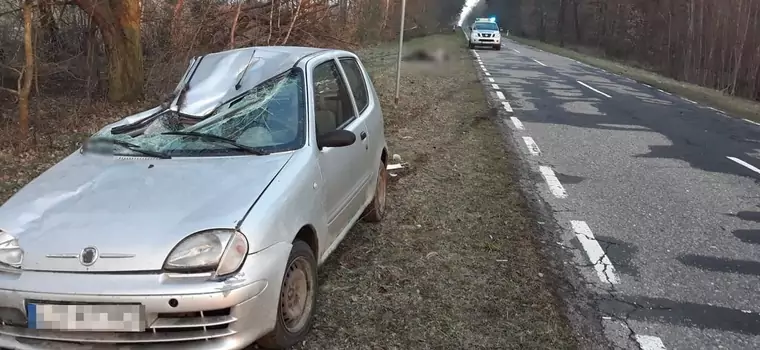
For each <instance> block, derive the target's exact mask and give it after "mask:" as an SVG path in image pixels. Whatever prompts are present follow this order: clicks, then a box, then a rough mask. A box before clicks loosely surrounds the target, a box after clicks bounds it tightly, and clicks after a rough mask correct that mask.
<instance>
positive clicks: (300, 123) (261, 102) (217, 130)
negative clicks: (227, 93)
mask: <svg viewBox="0 0 760 350" xmlns="http://www.w3.org/2000/svg"><path fill="white" fill-rule="evenodd" d="M303 85H304V84H303V74H302V72H301V70H300V69H293V70H290V71H288V72H285V73H283V74H281V75H279V76H277V77H274V78H272V79H269V80H268V81H265V82H264V83H262V84H259V85H258V86H256V87H255V88H253V89H251V90H249V91H248V92H245V93H243V95H241V96H239V97H237V98H234V99H233V100H231V101H228V102H226V103H225V104H223V105H222V106H220V107H219V108H217V110H216V111H215V112H213V113H212V114H211V115H209V116H208V117H206V118H205V119H196V118H192V117H187V116H183V115H181V114H180V113H177V112H175V111H165V112H161V114H159V115H158V116H157V117H155V118H154V120H153V121H151V122H150V123H148V124H146V125H145V126H141V127H140V128H139V129H136V130H129V131H127V132H124V133H120V132H118V131H114V129H113V128H105V129H103V130H101V131H100V132H98V133H96V134H95V135H93V136H92V137H91V138H90V142H89V144H95V142H92V141H93V140H96V141H102V140H103V139H106V140H111V141H112V142H110V143H108V142H97V144H98V145H99V146H100V149H101V150H103V152H106V153H113V154H115V155H146V154H149V153H148V152H153V153H154V154H156V153H158V154H161V155H166V156H216V155H228V154H241V153H243V154H251V153H252V150H255V151H256V152H254V154H266V153H271V152H281V151H289V150H293V149H297V148H300V147H301V146H303V143H304V134H305V128H304V125H305V103H304V87H303ZM199 134H203V135H199ZM198 136H203V137H198ZM219 141H224V142H219ZM127 143H128V144H127ZM96 149H97V148H96V147H88V148H87V150H88V151H89V150H96ZM145 151H147V152H145Z"/></svg>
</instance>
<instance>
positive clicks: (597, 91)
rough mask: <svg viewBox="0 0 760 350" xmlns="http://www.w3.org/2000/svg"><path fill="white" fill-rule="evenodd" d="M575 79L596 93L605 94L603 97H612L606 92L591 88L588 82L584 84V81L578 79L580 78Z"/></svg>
mask: <svg viewBox="0 0 760 350" xmlns="http://www.w3.org/2000/svg"><path fill="white" fill-rule="evenodd" d="M576 81H577V82H578V84H581V85H583V86H585V87H587V88H589V89H590V90H591V91H593V92H596V93H597V94H600V95H602V96H605V97H607V98H612V96H610V95H607V94H605V93H603V92H601V91H599V90H597V89H594V88H592V87H591V86H589V85H588V84H586V83H584V82H582V81H580V80H576Z"/></svg>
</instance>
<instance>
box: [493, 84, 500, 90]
mask: <svg viewBox="0 0 760 350" xmlns="http://www.w3.org/2000/svg"><path fill="white" fill-rule="evenodd" d="M491 87H492V88H493V89H494V90H499V85H496V84H491Z"/></svg>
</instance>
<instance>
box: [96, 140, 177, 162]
mask: <svg viewBox="0 0 760 350" xmlns="http://www.w3.org/2000/svg"><path fill="white" fill-rule="evenodd" d="M88 141H89V142H96V143H110V144H113V145H117V146H121V147H124V148H126V149H128V150H130V151H134V152H137V153H142V154H144V155H146V156H151V157H156V158H161V159H171V156H170V155H168V154H166V153H163V152H158V151H151V150H147V149H143V148H140V145H137V144H134V143H131V142H127V141H122V140H117V139H114V138H110V137H95V138H91V139H89V140H88ZM85 150H86V147H85Z"/></svg>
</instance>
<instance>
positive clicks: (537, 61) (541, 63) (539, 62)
mask: <svg viewBox="0 0 760 350" xmlns="http://www.w3.org/2000/svg"><path fill="white" fill-rule="evenodd" d="M531 59H532V60H533V61H535V62H536V63H538V64H540V65H542V66H544V67H546V65H545V64H543V62H541V61H539V60H537V59H535V58H531Z"/></svg>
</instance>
